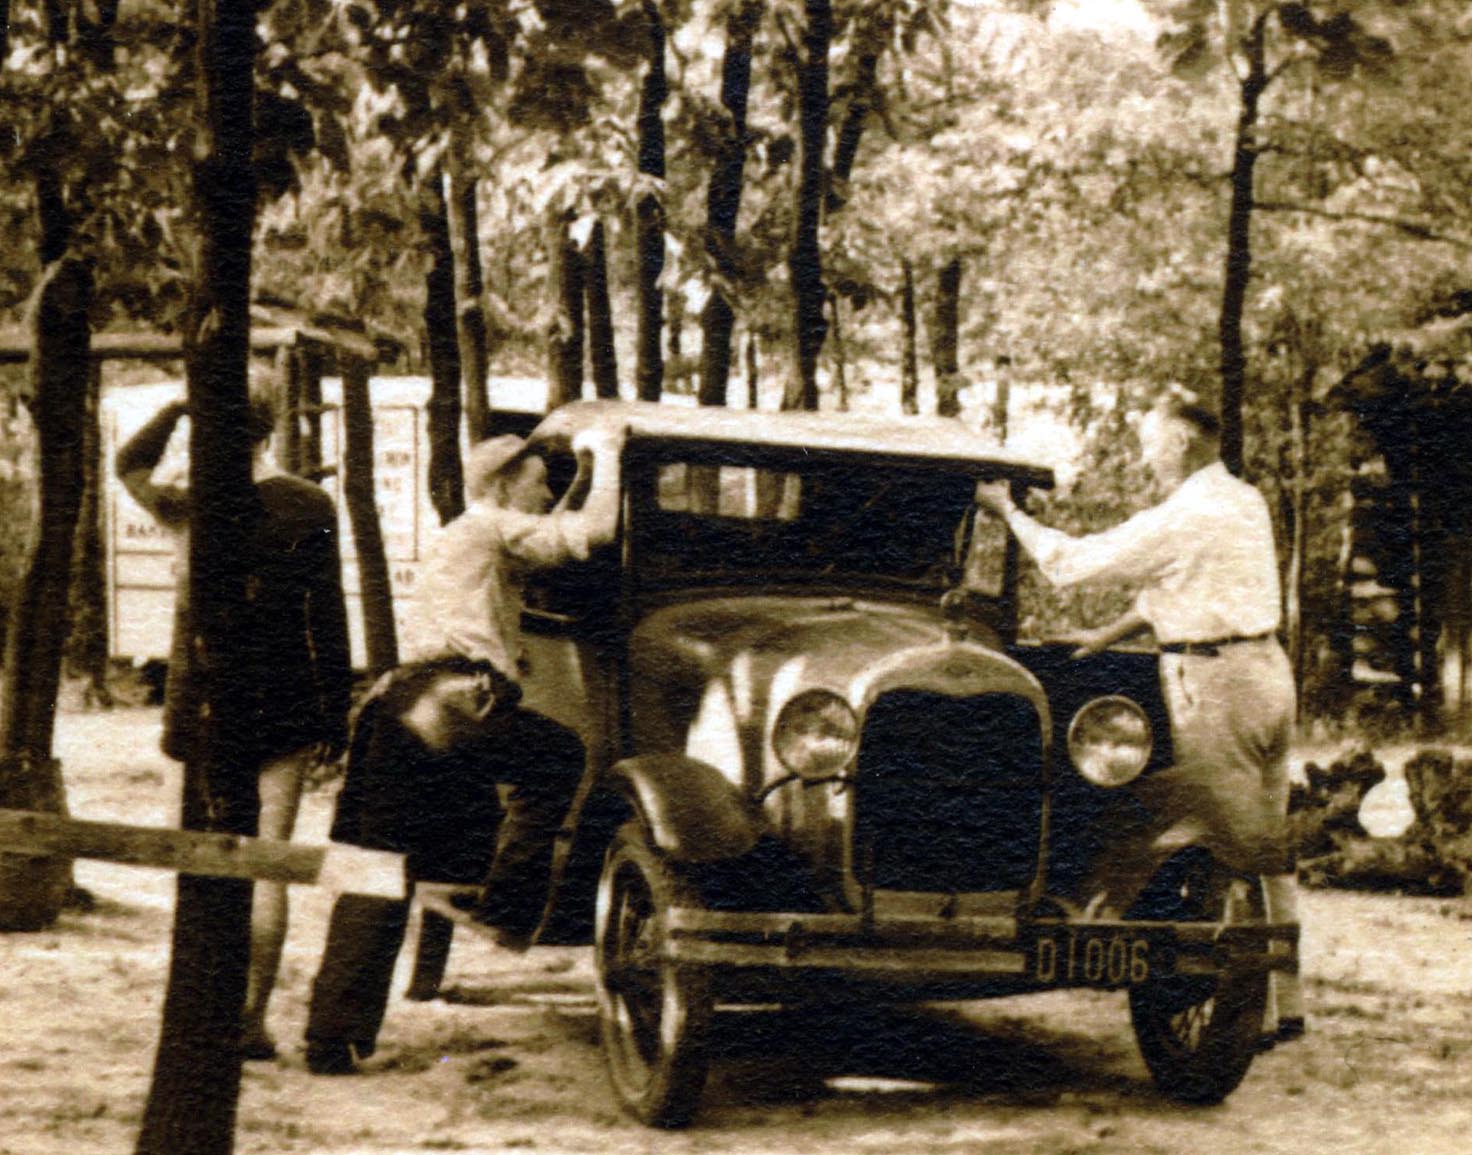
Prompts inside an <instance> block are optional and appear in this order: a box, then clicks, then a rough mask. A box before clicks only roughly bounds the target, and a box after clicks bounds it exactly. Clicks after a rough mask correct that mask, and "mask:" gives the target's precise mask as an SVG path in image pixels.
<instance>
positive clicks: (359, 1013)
mask: <svg viewBox="0 0 1472 1155" xmlns="http://www.w3.org/2000/svg"><path fill="white" fill-rule="evenodd" d="M582 770H583V748H582V744H581V743H580V742H579V740H578V738H577V736H576V735H574V734H573V733H572V732H571V731H570V730H568V729H566V728H565V727H563V726H560V725H558V724H557V723H555V722H553V721H551V720H550V719H548V718H545V717H543V716H542V715H540V714H536V713H533V712H531V711H529V710H520V709H515V708H512V709H506V710H503V711H500V712H498V713H496V714H493V715H492V717H491V718H490V719H489V720H488V721H487V724H486V726H485V728H484V731H483V734H482V735H481V737H480V739H479V740H477V741H476V742H474V743H472V744H466V745H464V746H462V747H459V748H457V749H455V750H453V751H449V752H446V753H440V754H436V753H434V752H432V751H430V750H428V749H427V748H426V747H425V746H424V745H423V744H422V743H421V742H419V740H418V739H417V738H416V737H415V736H414V735H413V734H412V733H410V732H409V731H408V730H407V729H406V728H405V727H404V726H403V725H401V724H400V723H399V721H398V720H397V718H396V717H394V715H393V714H392V713H391V712H390V711H387V710H373V711H372V713H370V712H369V710H365V711H364V714H363V716H361V717H360V718H359V720H358V725H357V727H356V728H355V730H354V735H353V742H352V747H351V748H350V750H349V755H348V770H347V777H346V780H345V781H344V784H343V790H342V794H341V795H340V796H339V799H338V805H337V813H336V815H335V817H334V820H333V827H332V837H333V839H334V840H335V841H339V842H350V843H354V844H357V845H361V846H370V847H373V848H376V849H382V850H394V851H397V852H399V853H402V854H405V855H406V856H407V871H408V875H409V878H410V879H411V880H421V881H436V882H457V883H466V884H473V883H477V882H481V881H482V880H484V882H485V885H486V899H487V901H486V903H485V908H486V911H485V913H486V915H487V916H488V921H491V922H493V923H494V924H495V925H497V926H498V927H501V928H503V929H505V930H507V931H510V932H512V933H514V934H522V935H524V934H530V933H531V932H533V931H534V930H535V929H536V927H537V924H538V923H539V922H540V920H541V916H542V911H543V908H544V906H545V905H546V899H547V883H548V875H549V871H550V866H551V860H552V848H553V844H554V841H555V838H556V834H557V829H558V827H559V826H560V825H561V823H562V820H563V818H564V817H565V816H566V814H567V810H568V807H569V805H570V803H571V800H572V796H573V794H574V792H575V791H576V788H577V784H578V781H579V779H580V778H581V775H582ZM498 787H499V789H498ZM488 861H490V862H491V867H490V871H489V873H487V870H486V863H487V862H488ZM408 916H409V904H408V903H407V902H399V901H394V900H390V899H381V898H371V897H367V896H362V895H349V894H344V895H342V896H340V897H339V898H338V900H337V902H336V904H335V905H334V907H333V911H332V920H331V923H330V925H329V927H328V933H327V943H326V947H325V949H324V951H323V956H322V963H321V967H320V969H319V970H318V973H317V977H316V980H315V981H314V983H313V986H312V1002H311V1008H310V1011H309V1014H308V1021H307V1031H306V1036H307V1041H308V1043H309V1044H310V1043H313V1042H317V1043H330V1042H347V1043H352V1044H353V1045H354V1046H355V1047H356V1048H357V1049H358V1052H359V1054H360V1055H365V1054H368V1053H370V1052H371V1051H372V1049H373V1044H374V1040H375V1039H376V1038H377V1035H378V1031H379V1028H380V1027H381V1026H382V1024H383V1017H384V1011H385V1007H386V1006H387V1002H388V994H389V987H390V985H391V983H392V981H393V971H394V963H395V961H396V959H397V957H398V953H399V950H400V949H401V947H402V946H403V942H404V935H405V932H406V930H407V926H408Z"/></svg>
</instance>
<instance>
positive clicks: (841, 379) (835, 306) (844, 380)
mask: <svg viewBox="0 0 1472 1155" xmlns="http://www.w3.org/2000/svg"><path fill="white" fill-rule="evenodd" d="M828 306H829V308H830V309H831V310H832V312H833V321H832V325H833V342H832V345H831V347H830V352H831V355H832V357H833V387H834V389H835V390H837V392H838V411H839V412H840V413H847V412H848V365H847V364H845V360H846V356H847V354H846V352H845V350H844V347H843V298H842V297H840V296H839V295H838V294H837V293H830V294H829V296H828Z"/></svg>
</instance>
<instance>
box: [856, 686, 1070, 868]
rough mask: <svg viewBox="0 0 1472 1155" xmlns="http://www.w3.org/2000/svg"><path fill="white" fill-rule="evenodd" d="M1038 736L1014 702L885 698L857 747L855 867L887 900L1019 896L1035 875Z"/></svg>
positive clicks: (1032, 714) (993, 697)
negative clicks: (889, 895)
mask: <svg viewBox="0 0 1472 1155" xmlns="http://www.w3.org/2000/svg"><path fill="white" fill-rule="evenodd" d="M1042 759H1043V747H1042V729H1041V726H1040V723H1039V721H1038V715H1037V711H1036V710H1035V709H1034V707H1033V705H1032V703H1031V702H1029V701H1028V700H1027V699H1025V698H1021V697H1018V696H1016V695H1013V694H983V695H980V696H978V697H971V698H951V697H947V696H945V695H943V694H934V693H929V692H924V691H918V690H900V691H894V692H892V693H888V694H885V695H883V696H881V697H880V698H879V699H878V701H876V702H875V703H874V705H873V706H872V707H871V708H870V710H869V715H868V719H867V721H866V722H865V725H864V733H863V741H862V743H861V745H860V747H859V760H858V773H857V779H858V781H857V785H856V788H855V798H854V847H853V850H854V863H855V869H856V871H857V872H858V874H859V876H860V878H861V879H862V877H863V875H864V874H865V873H866V872H870V877H871V879H872V882H873V885H874V886H876V887H878V888H880V889H886V890H915V891H941V892H947V893H961V892H968V891H971V892H974V891H997V890H1016V889H1019V888H1021V887H1023V886H1025V885H1026V884H1027V883H1028V882H1029V881H1030V880H1031V879H1032V877H1033V873H1034V871H1035V870H1036V866H1037V848H1038V834H1039V826H1040V823H1041V821H1042V804H1043V761H1042Z"/></svg>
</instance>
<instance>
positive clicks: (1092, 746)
mask: <svg viewBox="0 0 1472 1155" xmlns="http://www.w3.org/2000/svg"><path fill="white" fill-rule="evenodd" d="M1151 743H1152V736H1151V733H1150V719H1149V718H1147V717H1145V711H1144V710H1142V709H1141V708H1140V706H1139V704H1138V703H1136V702H1133V701H1131V700H1130V699H1129V698H1123V697H1117V696H1116V697H1108V698H1095V699H1094V700H1093V701H1092V702H1089V703H1088V704H1087V705H1085V706H1084V707H1083V709H1081V710H1080V711H1079V712H1078V713H1077V714H1075V715H1074V716H1073V721H1072V722H1070V723H1069V724H1068V756H1069V757H1070V758H1071V759H1073V764H1074V766H1075V767H1076V768H1077V770H1078V772H1079V773H1080V774H1082V775H1083V776H1084V777H1085V778H1086V779H1088V780H1089V781H1090V782H1092V783H1093V784H1094V785H1095V786H1123V785H1124V784H1125V783H1126V782H1130V781H1133V780H1134V779H1135V778H1136V777H1138V776H1139V773H1140V771H1141V770H1143V769H1145V763H1146V762H1148V761H1149V760H1150V748H1151Z"/></svg>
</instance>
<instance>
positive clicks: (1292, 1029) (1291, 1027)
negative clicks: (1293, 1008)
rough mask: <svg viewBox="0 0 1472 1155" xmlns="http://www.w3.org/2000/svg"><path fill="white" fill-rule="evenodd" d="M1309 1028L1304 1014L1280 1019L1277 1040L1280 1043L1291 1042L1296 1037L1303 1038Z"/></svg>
mask: <svg viewBox="0 0 1472 1155" xmlns="http://www.w3.org/2000/svg"><path fill="white" fill-rule="evenodd" d="M1307 1029H1308V1027H1307V1024H1305V1023H1304V1021H1303V1016H1302V1015H1293V1016H1290V1017H1285V1018H1281V1019H1279V1020H1278V1035H1277V1041H1278V1042H1280V1043H1291V1042H1293V1041H1294V1040H1295V1039H1301V1038H1303V1035H1304V1032H1305V1031H1306V1030H1307Z"/></svg>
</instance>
